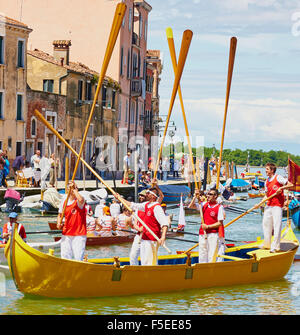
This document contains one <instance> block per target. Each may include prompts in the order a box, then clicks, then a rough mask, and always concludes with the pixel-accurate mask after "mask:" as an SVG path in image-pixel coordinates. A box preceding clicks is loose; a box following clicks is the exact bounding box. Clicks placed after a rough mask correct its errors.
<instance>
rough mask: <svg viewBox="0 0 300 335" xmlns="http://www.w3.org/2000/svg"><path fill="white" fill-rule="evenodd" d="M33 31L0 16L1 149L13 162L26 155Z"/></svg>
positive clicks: (20, 23)
mask: <svg viewBox="0 0 300 335" xmlns="http://www.w3.org/2000/svg"><path fill="white" fill-rule="evenodd" d="M31 31H32V30H31V29H30V28H29V27H28V26H27V25H25V24H24V23H22V22H19V21H16V20H13V19H11V18H9V17H6V16H0V148H1V149H6V150H7V151H8V157H9V159H10V160H13V159H14V158H15V157H16V156H18V155H22V154H24V152H25V146H24V137H25V129H26V120H27V98H26V78H27V60H26V52H27V41H28V37H29V34H30V33H31Z"/></svg>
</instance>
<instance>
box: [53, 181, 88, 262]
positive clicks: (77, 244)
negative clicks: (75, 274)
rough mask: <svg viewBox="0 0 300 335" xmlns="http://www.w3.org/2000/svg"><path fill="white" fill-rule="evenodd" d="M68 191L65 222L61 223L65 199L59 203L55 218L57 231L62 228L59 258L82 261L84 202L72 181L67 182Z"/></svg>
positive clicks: (84, 242) (83, 247)
mask: <svg viewBox="0 0 300 335" xmlns="http://www.w3.org/2000/svg"><path fill="white" fill-rule="evenodd" d="M68 190H70V197H69V199H68V203H67V206H66V209H65V222H64V223H63V222H62V220H63V217H62V212H63V208H64V204H65V201H66V199H65V198H64V199H63V200H62V201H61V203H60V206H59V210H58V213H59V214H58V217H57V229H61V228H62V227H63V229H62V238H61V246H60V249H61V258H66V259H73V258H74V259H75V260H78V261H83V259H84V253H85V246H86V233H87V229H86V209H85V200H84V198H83V197H82V196H81V195H80V193H79V192H78V188H77V186H76V184H75V183H74V181H70V182H69V185H68Z"/></svg>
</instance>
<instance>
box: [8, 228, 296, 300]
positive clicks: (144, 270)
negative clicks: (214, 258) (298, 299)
mask: <svg viewBox="0 0 300 335" xmlns="http://www.w3.org/2000/svg"><path fill="white" fill-rule="evenodd" d="M261 243H262V240H260V239H258V240H257V241H256V242H254V243H251V244H245V245H242V246H239V247H234V248H230V249H227V252H226V254H225V255H224V256H223V257H224V262H216V263H202V264H199V263H196V262H197V260H198V257H197V256H198V253H196V252H195V253H192V254H191V255H190V257H187V256H186V255H184V254H179V255H168V256H160V257H159V265H157V266H130V265H128V264H129V263H128V261H129V260H128V258H120V264H119V263H118V261H117V264H116V263H115V264H114V259H94V260H89V261H88V262H79V261H73V260H66V259H61V258H58V257H55V256H52V255H50V254H45V253H42V252H40V251H39V250H36V249H33V248H32V247H30V246H29V245H28V244H26V243H25V242H24V241H23V240H22V239H21V238H20V236H19V235H18V233H17V230H16V229H14V234H13V236H12V238H11V239H10V241H9V242H8V244H7V246H6V248H5V255H6V257H7V259H8V264H9V268H10V271H11V274H12V277H13V279H14V282H15V284H16V287H17V289H18V290H19V291H21V292H22V293H23V294H25V295H27V294H28V295H36V296H42V297H51V298H79V297H81V298H87V297H103V296H123V295H133V294H146V293H158V292H171V291H182V290H188V289H197V288H199V289H203V288H209V287H217V286H229V285H230V286H231V285H240V284H251V283H259V282H265V281H274V280H279V279H281V278H283V277H284V276H285V275H286V274H287V272H288V271H289V269H290V267H291V265H292V263H293V260H294V256H295V253H296V251H297V248H298V246H299V242H298V240H297V238H296V237H295V235H294V233H293V231H292V229H291V225H290V224H289V225H288V226H287V227H286V228H285V229H284V230H283V232H282V241H281V249H282V251H280V252H277V253H270V252H269V251H268V250H262V249H259V247H258V246H259V245H260V244H261Z"/></svg>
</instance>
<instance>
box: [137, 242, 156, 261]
mask: <svg viewBox="0 0 300 335" xmlns="http://www.w3.org/2000/svg"><path fill="white" fill-rule="evenodd" d="M158 247H159V245H158V242H157V241H149V240H142V241H141V265H157V252H158Z"/></svg>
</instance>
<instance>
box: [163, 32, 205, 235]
mask: <svg viewBox="0 0 300 335" xmlns="http://www.w3.org/2000/svg"><path fill="white" fill-rule="evenodd" d="M166 33H167V39H168V45H169V50H170V55H171V60H172V65H173V70H174V74H175V75H176V72H177V69H178V65H177V59H176V51H175V43H174V38H173V31H172V28H167V29H166ZM178 97H179V100H180V106H181V111H182V116H183V122H184V127H185V133H186V137H187V141H188V148H189V155H190V162H191V164H192V170H193V177H194V182H195V188H196V190H199V187H198V183H197V177H196V170H195V165H194V160H193V151H192V145H191V141H190V134H189V129H188V125H187V121H186V115H185V110H184V104H183V98H182V92H181V87H180V85H178ZM199 200H200V199H199ZM199 204H200V206H199V212H200V216H201V223H202V224H203V223H204V219H203V211H202V206H201V202H200V201H199ZM204 234H205V237H206V232H205V231H204Z"/></svg>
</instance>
